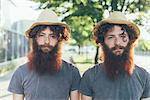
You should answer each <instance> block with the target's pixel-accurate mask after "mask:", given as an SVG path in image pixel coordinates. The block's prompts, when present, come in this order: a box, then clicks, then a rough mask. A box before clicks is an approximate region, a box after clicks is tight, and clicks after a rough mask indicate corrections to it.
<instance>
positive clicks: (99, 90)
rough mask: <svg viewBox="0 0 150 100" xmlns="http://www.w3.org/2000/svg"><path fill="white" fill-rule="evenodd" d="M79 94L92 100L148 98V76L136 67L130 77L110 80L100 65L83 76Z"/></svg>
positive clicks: (149, 85) (149, 95)
mask: <svg viewBox="0 0 150 100" xmlns="http://www.w3.org/2000/svg"><path fill="white" fill-rule="evenodd" d="M80 92H81V93H82V94H83V95H87V96H90V97H92V99H93V100H140V99H141V98H147V97H150V74H149V73H148V72H147V71H146V70H144V69H143V68H140V67H138V66H136V67H135V70H134V72H133V74H132V76H130V77H129V76H128V75H120V76H119V77H118V78H117V79H116V80H110V79H109V78H108V76H107V75H106V72H105V71H104V68H103V67H102V64H98V65H95V66H94V67H93V68H91V69H89V70H87V71H86V72H85V73H84V74H83V77H82V79H81V83H80Z"/></svg>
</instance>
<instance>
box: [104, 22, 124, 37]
mask: <svg viewBox="0 0 150 100" xmlns="http://www.w3.org/2000/svg"><path fill="white" fill-rule="evenodd" d="M124 31H125V30H124V29H123V28H122V27H121V26H119V25H114V27H112V29H110V30H109V31H108V32H107V33H106V35H105V36H109V35H120V34H122V33H123V32H124ZM124 34H127V33H126V32H124Z"/></svg>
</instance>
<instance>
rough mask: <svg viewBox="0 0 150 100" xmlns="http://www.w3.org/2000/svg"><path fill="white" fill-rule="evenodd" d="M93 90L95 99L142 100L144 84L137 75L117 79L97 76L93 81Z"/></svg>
mask: <svg viewBox="0 0 150 100" xmlns="http://www.w3.org/2000/svg"><path fill="white" fill-rule="evenodd" d="M92 91H93V97H94V98H95V100H96V98H99V99H98V100H122V99H125V100H140V97H141V96H142V93H143V86H142V84H141V82H140V81H139V80H138V79H136V78H135V77H134V78H128V79H127V78H121V79H120V80H115V81H110V80H107V79H104V78H97V79H96V80H95V81H94V82H93V86H92Z"/></svg>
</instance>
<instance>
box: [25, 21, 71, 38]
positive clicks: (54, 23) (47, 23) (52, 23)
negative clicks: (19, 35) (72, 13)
mask: <svg viewBox="0 0 150 100" xmlns="http://www.w3.org/2000/svg"><path fill="white" fill-rule="evenodd" d="M38 25H60V26H63V27H65V28H66V29H67V31H68V32H69V33H70V32H71V30H70V28H69V26H68V25H67V24H65V23H63V22H36V23H33V24H32V25H31V27H30V28H29V29H28V30H27V31H26V32H25V35H26V36H27V37H29V33H30V32H31V30H32V29H33V28H34V27H35V26H38Z"/></svg>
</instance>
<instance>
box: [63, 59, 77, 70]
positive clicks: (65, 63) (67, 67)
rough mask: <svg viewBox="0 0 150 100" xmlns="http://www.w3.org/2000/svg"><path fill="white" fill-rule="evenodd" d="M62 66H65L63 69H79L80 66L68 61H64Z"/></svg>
mask: <svg viewBox="0 0 150 100" xmlns="http://www.w3.org/2000/svg"><path fill="white" fill-rule="evenodd" d="M62 66H63V69H66V70H69V71H71V70H78V68H77V67H76V66H74V65H73V64H71V63H69V62H67V61H64V60H63V61H62Z"/></svg>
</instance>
